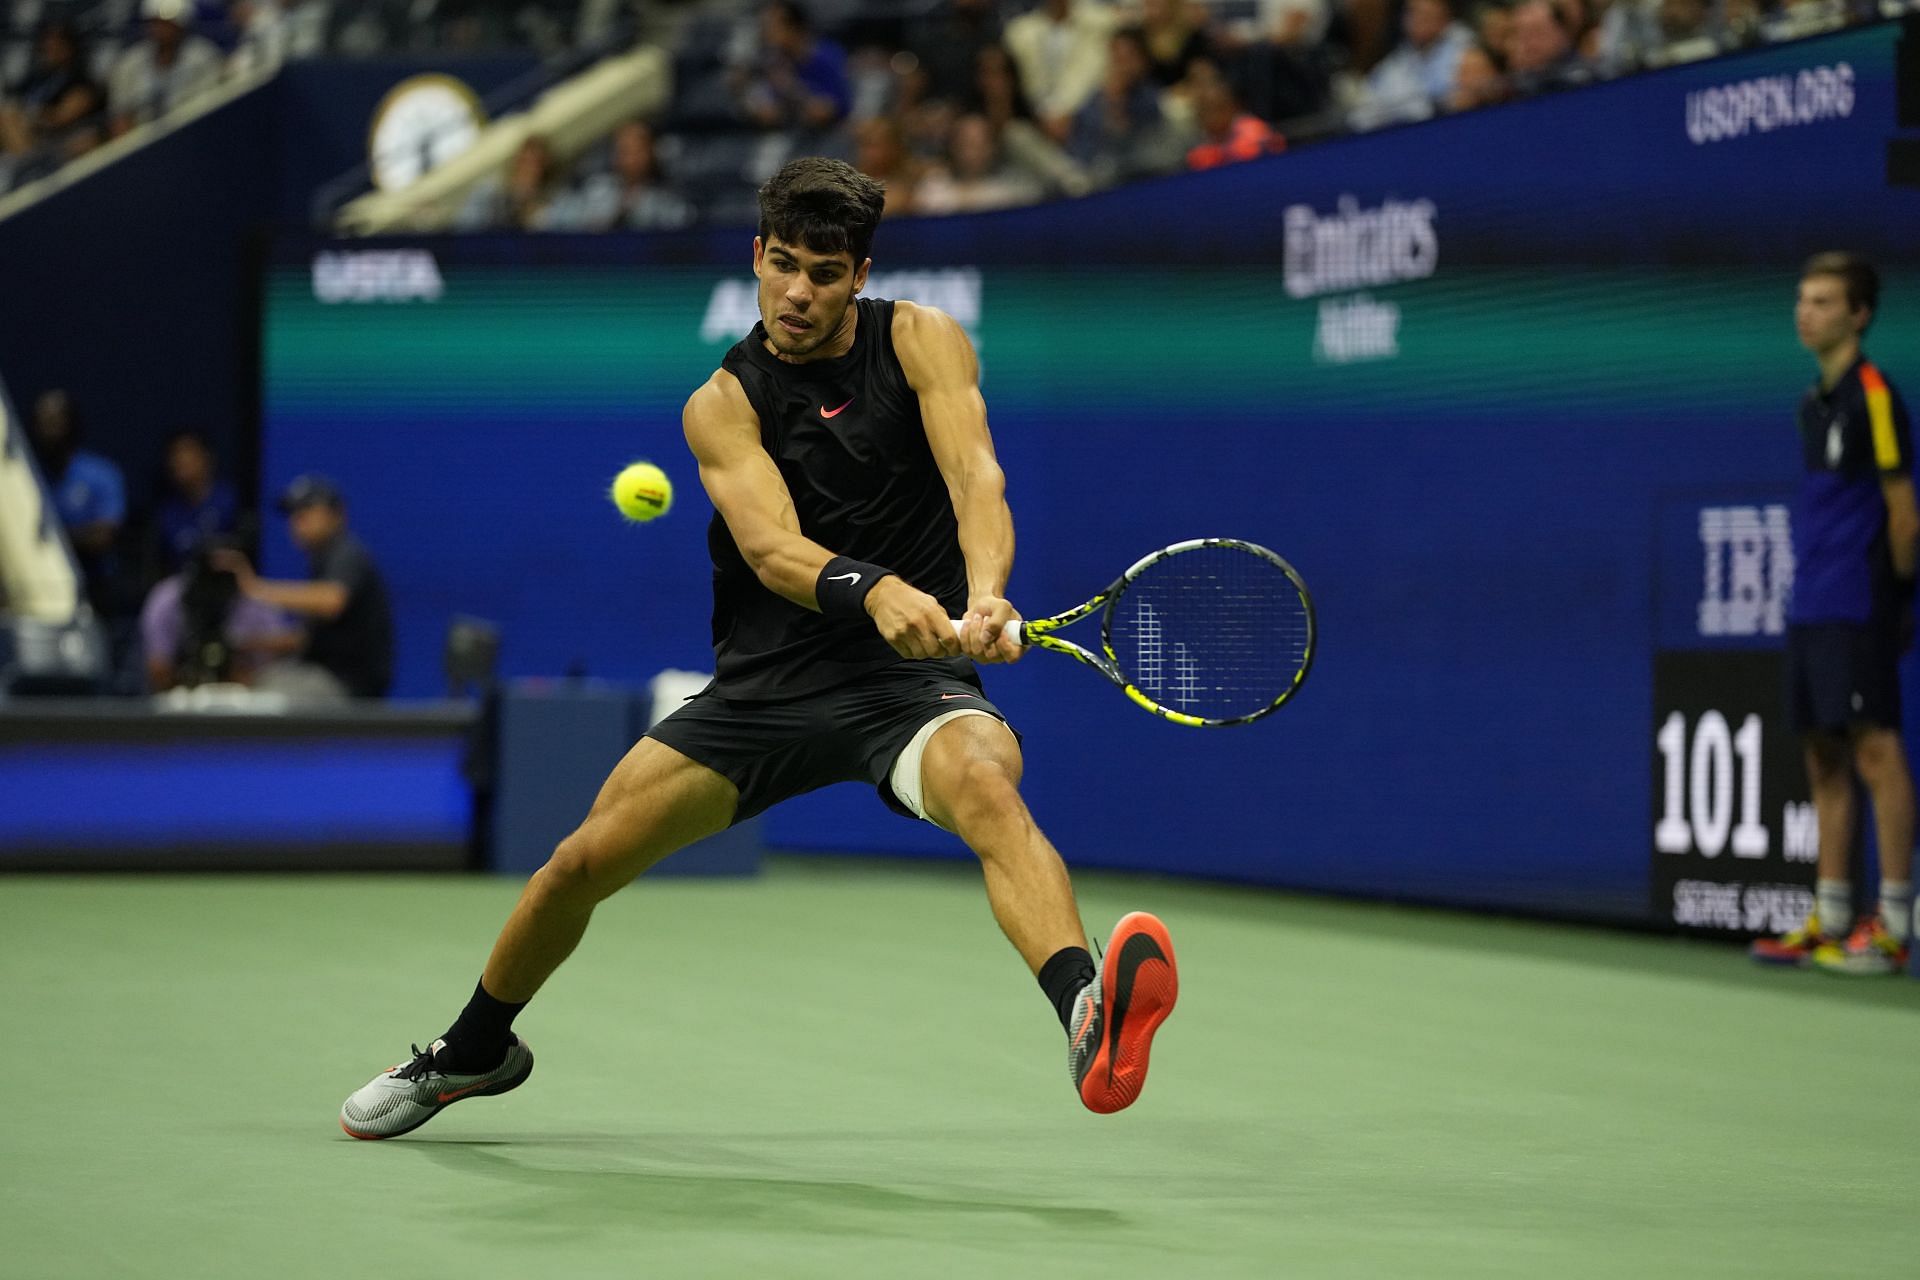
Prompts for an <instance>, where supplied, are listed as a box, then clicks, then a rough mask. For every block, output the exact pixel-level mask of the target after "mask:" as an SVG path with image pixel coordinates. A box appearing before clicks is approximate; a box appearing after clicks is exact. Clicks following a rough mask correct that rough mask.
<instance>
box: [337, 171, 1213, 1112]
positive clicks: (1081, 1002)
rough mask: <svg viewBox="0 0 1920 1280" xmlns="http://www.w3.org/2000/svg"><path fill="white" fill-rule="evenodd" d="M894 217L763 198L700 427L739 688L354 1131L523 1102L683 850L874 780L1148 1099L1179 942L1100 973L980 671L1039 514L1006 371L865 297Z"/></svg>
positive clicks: (1110, 1094)
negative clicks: (558, 1001) (544, 1013)
mask: <svg viewBox="0 0 1920 1280" xmlns="http://www.w3.org/2000/svg"><path fill="white" fill-rule="evenodd" d="M882 204H883V192H882V188H881V185H880V184H879V183H878V182H876V181H874V180H873V179H871V178H868V177H866V176H864V175H862V174H860V173H859V172H857V171H856V170H854V169H853V168H851V167H850V166H848V165H846V164H843V163H841V162H839V161H835V160H824V159H815V158H807V159H801V160H795V161H793V162H792V163H790V164H788V165H787V166H786V167H785V168H783V169H782V170H781V171H780V172H779V173H778V174H776V175H775V176H774V178H773V179H772V180H771V181H770V182H768V184H767V185H766V187H764V188H763V189H762V190H761V192H760V234H759V236H758V237H756V239H755V240H754V245H753V270H754V274H755V275H756V276H757V277H758V278H759V282H760V286H759V302H760V317H761V320H760V323H759V324H758V325H756V326H755V327H754V330H753V332H752V333H751V334H749V335H748V336H747V337H746V338H745V339H743V340H742V341H741V342H740V343H739V344H738V345H736V346H735V347H734V348H733V349H732V350H730V351H729V352H728V353H727V355H726V357H725V358H724V359H723V360H722V362H721V367H720V369H719V371H718V372H716V373H715V374H714V375H713V376H712V377H711V378H710V379H709V380H708V381H707V382H706V384H705V385H704V386H702V387H701V388H700V389H699V390H697V391H695V392H694V394H693V397H692V398H691V399H690V400H689V401H688V402H687V406H686V411H685V414H684V426H685V430H686V436H687V442H688V444H689V445H690V446H691V447H692V450H693V453H694V456H695V458H696V459H697V460H698V462H699V465H700V479H701V482H702V483H703V484H704V485H705V486H706V489H707V493H708V494H709V495H710V496H711V497H712V499H713V504H714V506H715V508H717V515H716V517H715V519H714V522H713V525H712V528H711V529H710V531H709V534H708V544H709V548H710V550H711V552H712V556H713V564H714V608H713V636H714V654H715V658H716V661H717V672H718V674H717V677H716V678H715V680H714V682H713V684H712V685H711V686H709V687H708V688H707V689H706V690H705V691H703V692H702V693H701V694H699V695H698V696H697V697H694V698H692V699H690V700H689V701H688V702H687V704H686V705H685V706H683V707H682V708H681V709H679V710H678V711H676V712H675V713H674V714H673V715H671V716H669V717H667V718H666V719H665V720H663V721H662V722H661V723H660V724H659V725H657V726H655V727H654V728H653V729H652V730H651V731H650V732H649V733H648V734H647V736H646V737H645V738H644V739H642V740H641V741H640V743H639V744H638V745H636V746H635V747H634V748H633V750H632V751H631V752H630V753H629V754H628V756H627V757H626V759H625V760H623V761H622V762H621V763H620V764H619V766H618V767H617V768H615V770H614V772H613V775H612V776H611V777H610V778H609V779H608V780H607V783H606V785H605V787H604V788H603V789H602V791H601V793H600V796H599V799H598V800H597V801H596V802H595V803H594V806H593V809H592V811H591V812H590V813H589V814H588V815H587V818H586V821H585V822H584V823H583V824H582V825H581V826H580V828H579V829H578V830H577V831H575V832H574V833H573V834H572V835H570V836H568V837H567V838H566V839H565V840H563V841H562V842H561V843H560V846H559V847H558V848H557V849H556V850H555V851H554V853H553V856H552V858H551V859H550V860H549V861H548V862H547V864H546V865H545V866H544V867H542V868H541V869H540V870H539V871H538V872H536V873H535V874H534V876H533V878H532V880H530V881H529V882H528V884H527V887H526V889H525V891H524V892H523V893H522V895H521V898H520V902H519V905H518V906H517V907H516V908H515V909H514V912H513V915H512V917H511V918H510V919H509V920H508V921H507V924H506V928H505V929H504V930H503V931H502V933H501V935H500V938H499V941H498V942H497V943H496V944H495V946H494V949H493V954H492V956H491V957H490V958H489V960H488V961H487V965H486V968H485V970H484V972H483V973H482V975H481V980H480V982H479V984H478V985H477V986H476V988H475V990H474V994H473V998H472V1000H471V1001H470V1002H469V1003H468V1005H467V1007H466V1009H465V1010H463V1011H462V1012H461V1014H460V1016H459V1018H458V1019H457V1020H456V1021H455V1022H454V1024H453V1026H452V1027H450V1028H449V1029H448V1030H447V1032H446V1034H445V1035H444V1036H443V1037H441V1039H439V1040H437V1041H435V1042H434V1043H433V1044H432V1045H430V1046H428V1048H427V1049H426V1050H416V1051H415V1053H414V1056H413V1059H412V1060H411V1061H410V1062H407V1063H403V1064H401V1065H399V1066H396V1067H394V1068H392V1069H391V1070H389V1071H386V1072H383V1073H382V1074H381V1075H379V1076H377V1077H375V1078H374V1080H373V1081H372V1082H370V1083H369V1084H368V1085H366V1086H365V1087H364V1088H362V1089H360V1090H358V1091H357V1092H356V1093H354V1094H353V1095H352V1096H351V1097H349V1098H348V1099H347V1102H346V1105H345V1106H344V1107H343V1109H342V1111H341V1124H342V1126H343V1127H344V1128H345V1129H346V1130H347V1132H349V1133H351V1134H353V1135H355V1136H356V1137H366V1138H385V1137H392V1136H394V1135H396V1134H399V1133H404V1132H406V1131H408V1130H410V1129H413V1128H416V1127H418V1126H419V1125H421V1124H424V1123H425V1122H426V1121H427V1120H428V1119H430V1118H431V1117H432V1116H433V1115H434V1114H436V1113H437V1112H438V1111H439V1109H440V1108H441V1107H443V1106H446V1105H448V1104H449V1103H451V1102H453V1101H457V1100H458V1099H460V1098H464V1097H473V1096H480V1095H484V1094H491V1093H503V1092H505V1091H506V1090H508V1089H511V1088H514V1087H516V1086H517V1085H518V1084H519V1083H520V1082H521V1081H522V1080H524V1079H525V1078H526V1077H527V1074H528V1073H529V1072H530V1071H531V1070H532V1062H533V1059H532V1054H531V1052H530V1051H529V1050H528V1048H527V1045H526V1043H525V1042H524V1041H522V1040H521V1039H519V1038H518V1037H517V1036H515V1035H514V1034H513V1032H512V1030H511V1029H510V1028H511V1023H512V1021H513V1019H514V1017H515V1016H516V1015H517V1014H518V1013H519V1011H520V1010H521V1008H522V1007H523V1006H524V1005H525V1004H526V1002H527V1001H528V1000H530V999H532V997H533V995H534V993H535V992H536V991H538V990H539V989H540V986H541V984H542V983H544V982H545V981H546V979H547V977H548V976H549V975H550V974H551V973H552V972H553V971H554V969H555V968H557V967H558V966H559V964H560V963H561V961H563V960H565V959H566V957H567V955H568V954H569V953H570V952H571V951H572V950H573V948H574V946H575V944H576V943H578V942H579V940H580V937H581V934H582V933H583V932H584V931H585V929H586V926H587V920H588V918H589V917H590V916H591V915H592V913H593V909H594V906H595V905H596V904H597V903H599V902H600V901H601V900H602V899H604V898H606V897H607V896H609V895H610V894H612V893H614V892H616V891H617V890H619V889H620V888H621V887H622V886H623V885H625V884H627V883H628V882H629V881H630V880H632V879H633V877H634V876H635V875H636V874H638V873H639V872H642V871H644V870H646V869H647V868H648V867H649V866H651V865H653V864H654V863H655V862H657V861H659V860H660V859H661V858H664V857H666V856H667V855H668V854H670V853H672V852H673V851H674V850H675V849H678V848H680V847H682V846H684V845H686V844H688V843H690V842H692V841H694V840H697V839H700V838H701V837H703V836H708V835H711V834H713V833H714V832H717V831H720V830H722V829H724V828H725V827H726V826H728V825H729V824H730V823H733V822H738V821H740V820H741V819H743V818H746V817H749V816H751V815H753V814H755V813H758V812H760V811H761V810H763V809H765V808H767V807H768V806H769V805H773V804H776V803H778V802H779V801H781V800H783V799H786V798H787V797H789V796H794V795H798V794H800V793H802V792H805V791H810V790H813V789H814V788H816V787H821V786H825V785H827V784H829V783H834V782H848V781H862V782H867V783H870V784H872V785H873V786H875V787H876V788H877V789H878V791H879V794H880V798H881V799H882V800H883V801H884V802H885V803H886V804H887V805H888V806H890V807H891V808H893V809H894V810H896V811H898V812H900V813H902V814H906V815H912V816H915V817H919V818H924V819H926V820H927V821H930V822H934V823H937V824H938V825H940V826H942V827H944V828H946V829H947V830H949V831H952V832H954V833H956V834H957V835H959V836H960V838H961V839H962V840H964V841H965V842H966V843H967V845H968V846H969V847H970V848H971V849H972V850H973V851H974V852H975V853H976V854H978V855H979V858H980V862H981V866H982V868H983V869H984V872H985V880H986V890H987V897H988V900H989V902H990V903H991V905H992V908H993V914H994V918H995V919H996V920H997V921H998V922H999V924H1000V928H1001V929H1002V931H1003V932H1004V933H1005V934H1006V936H1007V938H1008V939H1009V940H1010V941H1011V942H1012V943H1013V945H1014V947H1015V949H1016V950H1018V951H1019V953H1020V956H1021V958H1022V959H1024V960H1025V961H1026V963H1027V966H1028V968H1029V969H1030V970H1031V971H1032V972H1033V974H1034V976H1035V977H1036V978H1037V979H1038V981H1039V984H1040V987H1041V989H1042V991H1043V992H1044V993H1045V995H1046V998H1047V1000H1048V1002H1049V1003H1050V1005H1051V1006H1052V1008H1053V1010H1054V1012H1055V1013H1056V1014H1057V1016H1058V1017H1059V1018H1060V1021H1061V1023H1062V1025H1063V1027H1065V1029H1066V1031H1067V1037H1068V1067H1069V1072H1070V1074H1071V1076H1072V1079H1073V1081H1074V1085H1075V1087H1076V1089H1077V1090H1078V1092H1079V1094H1080V1098H1081V1101H1082V1102H1083V1103H1084V1105H1086V1106H1087V1107H1088V1108H1090V1109H1092V1110H1094V1111H1102V1112H1106V1111H1117V1110H1119V1109H1121V1108H1122V1107H1125V1106H1128V1105H1130V1104H1131V1103H1132V1102H1133V1100H1134V1099H1135V1097H1137V1096H1138V1094H1139V1091H1140V1087H1141V1085H1142V1083H1143V1082H1144V1079H1145V1075H1146V1066H1147V1056H1148V1049H1149V1046H1150V1043H1151V1039H1152V1036H1153V1033H1154V1030H1155V1029H1156V1028H1157V1027H1158V1025H1159V1023H1160V1022H1161V1020H1163V1019H1164V1018H1165V1017H1166V1015H1167V1014H1168V1012H1170V1011H1171V1009H1172V1006H1173V1002H1174V998H1175V995H1176V992H1177V978H1176V975H1175V971H1174V953H1173V945H1172V942H1171V940H1170V939H1169V938H1168V936H1167V933H1166V929H1165V927H1164V926H1163V925H1162V924H1161V923H1160V922H1159V921H1158V920H1157V919H1155V918H1154V917H1152V916H1150V915H1147V914H1145V913H1143V912H1135V913H1132V914H1130V915H1128V916H1126V917H1124V918H1123V919H1122V920H1121V921H1120V923H1119V925H1118V926H1117V927H1116V929H1115V931H1114V934H1113V936H1112V938H1111V940H1110V942H1109V944H1108V947H1107V949H1106V953H1105V958H1104V960H1103V961H1102V962H1101V964H1100V965H1098V966H1096V965H1095V964H1094V961H1093V958H1092V956H1091V955H1090V954H1089V952H1088V950H1087V940H1086V935H1085V933H1084V932H1083V931H1082V928H1081V924H1080V916H1079V912H1078V909H1077V908H1076V906H1075V905H1074V898H1073V890H1072V887H1071V885H1070V884H1069V882H1068V878H1067V871H1066V867H1065V866H1064V865H1063V864H1062V862H1061V860H1060V857H1059V855H1058V854H1057V853H1056V852H1055V851H1054V848H1053V846H1052V844H1050V843H1049V842H1048V840H1047V838H1046V837H1045V836H1044V835H1042V834H1041V832H1040V830H1039V828H1038V827H1037V826H1036V825H1035V824H1034V821H1033V818H1032V816H1031V815H1030V814H1029V813H1028V811H1027V807H1026V805H1025V803H1024V802H1023V801H1022V800H1021V797H1020V791H1019V783H1020V776H1021V755H1020V744H1019V739H1018V737H1017V736H1016V735H1015V734H1014V733H1013V731H1012V730H1011V729H1010V728H1009V727H1008V726H1007V724H1006V721H1005V719H1004V717H1002V716H1001V714H1000V712H999V710H998V709H996V708H995V707H994V705H993V704H992V703H991V702H990V701H988V699H987V697H986V694H985V692H984V690H983V689H982V687H981V684H980V680H979V677H978V675H977V674H976V673H975V670H974V664H975V663H997V662H1007V661H1012V660H1014V659H1015V658H1017V657H1018V656H1019V651H1018V649H1017V647H1015V646H1012V645H1009V644H1008V643H1007V642H1006V640H1005V639H1004V638H1003V637H1002V636H1001V629H1002V627H1003V626H1004V625H1005V624H1006V623H1007V622H1008V621H1009V620H1011V619H1013V618H1014V617H1016V616H1017V615H1016V614H1015V612H1014V608H1013V605H1012V604H1011V603H1009V601H1008V600H1007V598H1006V594H1005V592H1006V585H1007V575H1008V573H1009V571H1010V570H1011V568H1012V564H1013V519H1012V515H1011V513H1010V512H1009V510H1008V507H1007V502H1006V498H1005V482H1004V477H1003V476H1002V474H1001V471H1000V466H999V464H998V463H997V462H996V460H995V456H994V449H993V441H992V438H991V436H990V435H989V434H988V431H987V419H986V406H985V403H984V401H983V400H982V399H981V396H980V390H979V369H978V365H977V363H976V361H975V358H974V353H973V349H972V346H971V345H970V343H969V342H968V340H967V337H966V334H965V333H964V332H963V331H962V330H961V328H960V326H959V325H958V324H956V323H955V322H954V321H953V320H952V319H951V318H949V317H948V316H946V315H945V314H943V313H942V312H940V311H937V310H935V309H933V308H931V307H923V306H916V305H914V304H913V303H909V302H883V301H874V300H870V299H866V298H859V297H857V296H856V295H858V293H859V292H860V290H861V288H862V287H863V285H864V284H865V283H866V278H867V272H868V268H869V267H870V265H871V262H870V260H869V259H868V257H867V250H868V246H869V245H870V244H871V242H872V238H873V232H874V229H875V227H877V226H878V224H879V220H880V211H881V208H882ZM954 618H962V619H963V620H964V626H963V628H962V630H961V632H960V633H959V634H956V633H955V629H954V627H953V625H952V621H951V620H952V619H954Z"/></svg>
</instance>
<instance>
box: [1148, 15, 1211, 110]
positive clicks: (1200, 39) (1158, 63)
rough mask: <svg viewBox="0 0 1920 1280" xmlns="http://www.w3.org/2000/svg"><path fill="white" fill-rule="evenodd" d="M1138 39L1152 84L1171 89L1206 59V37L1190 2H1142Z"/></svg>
mask: <svg viewBox="0 0 1920 1280" xmlns="http://www.w3.org/2000/svg"><path fill="white" fill-rule="evenodd" d="M1139 31H1140V36H1141V39H1142V40H1143V41H1144V42H1145V43H1146V48H1147V65H1148V67H1149V68H1150V70H1151V73H1152V75H1153V79H1154V83H1155V84H1158V85H1159V86H1160V87H1161V88H1163V89H1170V88H1172V87H1173V86H1174V85H1177V84H1179V83H1181V82H1182V81H1184V80H1185V79H1186V78H1187V73H1188V72H1190V71H1192V70H1193V64H1194V63H1195V62H1197V61H1199V60H1200V59H1202V58H1205V57H1206V56H1207V36H1206V32H1205V30H1204V28H1203V24H1202V22H1201V20H1200V17H1199V15H1198V14H1196V13H1195V11H1194V7H1193V4H1192V3H1191V0H1142V3H1141V6H1140V26H1139Z"/></svg>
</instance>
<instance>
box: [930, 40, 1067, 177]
mask: <svg viewBox="0 0 1920 1280" xmlns="http://www.w3.org/2000/svg"><path fill="white" fill-rule="evenodd" d="M964 114H967V115H980V116H984V117H986V120H987V123H988V124H989V125H990V126H991V130H990V132H991V134H992V137H993V142H994V144H995V146H996V147H998V149H999V150H1000V151H1001V153H1002V154H1003V155H1004V156H1005V158H1006V161H1007V163H1008V164H1009V165H1010V166H1011V167H1012V168H1013V169H1016V170H1018V171H1020V172H1021V173H1023V174H1024V175H1026V177H1027V178H1028V179H1029V180H1030V185H1032V186H1033V187H1034V188H1035V189H1036V190H1038V191H1040V192H1042V193H1045V192H1047V191H1064V192H1067V193H1068V194H1072V195H1078V194H1081V193H1083V192H1085V191H1087V190H1088V189H1090V186H1091V184H1090V183H1089V181H1088V179H1087V175H1086V172H1085V171H1084V170H1083V169H1081V168H1080V166H1079V165H1077V164H1075V163H1074V161H1073V158H1072V157H1071V156H1069V155H1068V154H1067V153H1066V152H1065V151H1064V150H1063V149H1062V148H1061V147H1060V145H1059V144H1058V143H1056V142H1055V141H1054V140H1053V139H1052V138H1049V137H1048V136H1047V135H1046V134H1045V133H1044V132H1042V131H1041V129H1040V127H1039V125H1038V124H1036V123H1035V121H1034V118H1033V110H1032V106H1031V104H1030V103H1029V102H1028V100H1027V94H1026V90H1025V89H1023V88H1022V87H1021V84H1020V77H1019V74H1018V73H1017V72H1016V70H1015V68H1014V61H1013V55H1012V54H1010V53H1009V52H1007V50H1006V49H1005V48H1003V47H1002V46H1000V45H988V46H987V47H986V48H984V49H982V50H981V51H980V56H979V59H978V64H977V66H976V67H975V77H974V94H973V97H972V98H971V99H970V100H969V102H968V103H967V110H966V112H965V113H964ZM950 142H951V134H949V143H950ZM949 149H950V148H943V151H942V157H941V163H942V164H945V163H946V159H947V156H946V152H947V151H948V150H949ZM1034 198H1035V199H1038V198H1039V197H1038V196H1035V197H1034Z"/></svg>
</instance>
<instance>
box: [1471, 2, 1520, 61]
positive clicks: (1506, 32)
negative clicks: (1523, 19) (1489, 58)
mask: <svg viewBox="0 0 1920 1280" xmlns="http://www.w3.org/2000/svg"><path fill="white" fill-rule="evenodd" d="M1473 29H1474V32H1475V34H1477V35H1478V36H1479V37H1480V43H1481V44H1483V45H1485V46H1486V47H1487V51H1488V52H1489V53H1491V54H1493V56H1494V58H1495V60H1496V61H1497V62H1498V63H1499V65H1500V66H1501V67H1502V68H1503V69H1504V68H1505V67H1506V65H1507V59H1508V58H1509V57H1511V56H1512V55H1513V8H1512V6H1510V5H1508V4H1506V3H1504V2H1503V0H1486V2H1485V3H1483V4H1481V5H1479V6H1478V7H1476V8H1475V9H1474V11H1473Z"/></svg>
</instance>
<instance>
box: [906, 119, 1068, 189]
mask: <svg viewBox="0 0 1920 1280" xmlns="http://www.w3.org/2000/svg"><path fill="white" fill-rule="evenodd" d="M1041 194H1042V192H1041V187H1040V184H1039V183H1037V182H1035V181H1034V180H1033V179H1032V178H1031V177H1029V176H1028V175H1026V174H1024V173H1022V172H1021V171H1020V170H1019V169H1018V168H1016V167H1015V166H1013V165H1011V164H1009V163H1007V161H1006V158H1005V156H1004V154H1003V152H1002V150H1001V147H1000V139H999V137H998V135H996V134H995V132H994V128H993V124H992V122H990V121H989V120H988V119H987V118H986V117H985V116H981V115H966V116H961V117H960V119H958V120H957V121H955V122H954V126H953V137H952V139H951V141H950V142H949V144H948V156H947V163H946V166H945V167H944V168H941V169H937V170H935V171H934V172H932V173H930V174H928V175H927V177H926V178H925V180H923V181H922V182H921V183H920V186H919V188H918V189H917V190H916V191H915V192H914V201H913V203H914V211H915V212H917V213H980V212H984V211H986V210H989V209H1005V208H1009V207H1011V206H1013V205H1020V204H1031V203H1033V202H1034V201H1035V200H1038V199H1039V198H1040V196H1041Z"/></svg>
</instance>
